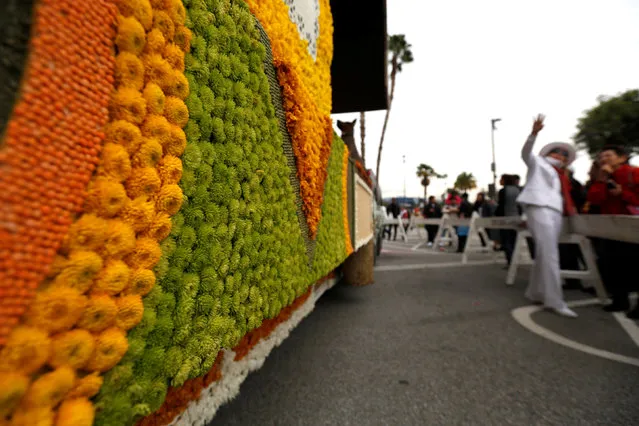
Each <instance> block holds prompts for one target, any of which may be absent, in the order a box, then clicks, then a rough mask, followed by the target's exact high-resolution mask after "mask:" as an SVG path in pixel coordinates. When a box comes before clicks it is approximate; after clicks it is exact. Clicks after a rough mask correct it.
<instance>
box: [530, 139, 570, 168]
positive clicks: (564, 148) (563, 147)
mask: <svg viewBox="0 0 639 426" xmlns="http://www.w3.org/2000/svg"><path fill="white" fill-rule="evenodd" d="M555 149H560V150H562V151H565V152H566V154H568V158H567V159H566V165H569V164H572V162H573V161H575V158H577V151H575V147H574V146H572V145H571V144H569V143H566V142H551V143H549V144H548V145H546V146H544V147H543V148H542V149H541V151H539V155H540V156H542V157H545V156H547V155H548V154H550V152H551V151H554V150H555Z"/></svg>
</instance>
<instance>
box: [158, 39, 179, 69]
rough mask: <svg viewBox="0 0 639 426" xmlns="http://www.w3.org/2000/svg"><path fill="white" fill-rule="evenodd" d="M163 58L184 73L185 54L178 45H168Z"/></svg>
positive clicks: (165, 47)
mask: <svg viewBox="0 0 639 426" xmlns="http://www.w3.org/2000/svg"><path fill="white" fill-rule="evenodd" d="M163 56H164V59H166V60H167V62H168V63H169V64H171V67H173V69H175V70H177V71H180V72H184V52H183V51H182V49H180V47H179V46H178V45H177V44H173V43H168V44H167V45H166V46H164V52H163Z"/></svg>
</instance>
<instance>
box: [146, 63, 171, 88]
mask: <svg viewBox="0 0 639 426" xmlns="http://www.w3.org/2000/svg"><path fill="white" fill-rule="evenodd" d="M144 66H145V68H146V79H147V81H150V82H151V83H155V84H157V85H158V86H160V87H161V88H162V90H164V92H165V93H166V91H167V89H169V88H170V87H171V86H172V85H173V78H174V76H173V69H172V68H171V65H170V64H169V63H168V62H167V61H166V59H164V58H163V57H162V56H161V55H158V54H149V55H146V56H144Z"/></svg>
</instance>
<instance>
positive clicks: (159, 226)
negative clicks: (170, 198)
mask: <svg viewBox="0 0 639 426" xmlns="http://www.w3.org/2000/svg"><path fill="white" fill-rule="evenodd" d="M170 233H171V217H170V216H169V215H168V214H166V213H164V212H159V213H158V214H156V215H155V218H154V219H153V222H151V226H149V228H148V229H147V230H146V231H145V232H144V236H145V237H149V238H151V239H154V240H155V241H162V240H164V239H165V238H166V237H168V236H169V234H170Z"/></svg>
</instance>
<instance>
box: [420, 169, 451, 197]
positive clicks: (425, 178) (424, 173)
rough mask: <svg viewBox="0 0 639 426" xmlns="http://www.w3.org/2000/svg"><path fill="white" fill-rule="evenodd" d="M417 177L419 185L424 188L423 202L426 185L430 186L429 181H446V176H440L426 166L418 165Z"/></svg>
mask: <svg viewBox="0 0 639 426" xmlns="http://www.w3.org/2000/svg"><path fill="white" fill-rule="evenodd" d="M417 177H418V178H421V184H422V186H423V187H424V202H425V201H426V193H427V190H428V185H430V179H431V178H436V179H446V177H447V175H440V174H439V173H437V172H436V171H435V169H433V168H432V167H431V166H429V165H428V164H424V163H422V164H420V165H419V166H417Z"/></svg>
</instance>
